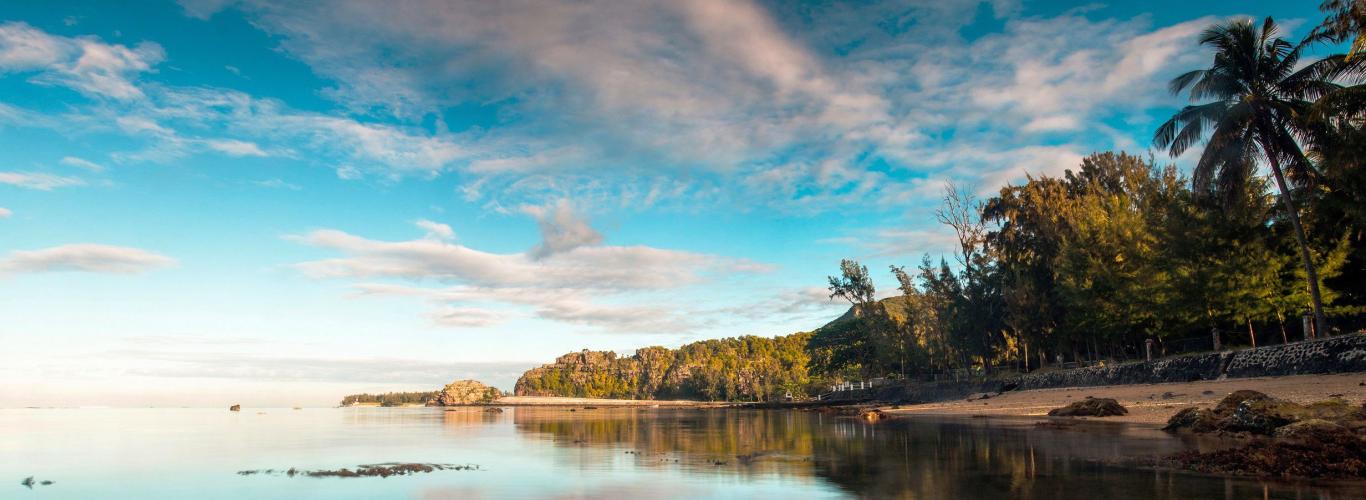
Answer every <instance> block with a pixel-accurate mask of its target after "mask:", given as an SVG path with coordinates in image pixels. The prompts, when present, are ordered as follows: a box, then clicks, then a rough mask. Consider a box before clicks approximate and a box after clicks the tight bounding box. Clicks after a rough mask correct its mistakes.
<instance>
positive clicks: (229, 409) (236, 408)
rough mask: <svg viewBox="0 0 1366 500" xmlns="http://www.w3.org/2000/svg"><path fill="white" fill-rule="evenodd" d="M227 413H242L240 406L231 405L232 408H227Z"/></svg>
mask: <svg viewBox="0 0 1366 500" xmlns="http://www.w3.org/2000/svg"><path fill="white" fill-rule="evenodd" d="M228 411H242V405H232V406H229V407H228Z"/></svg>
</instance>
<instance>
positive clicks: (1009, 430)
mask: <svg viewBox="0 0 1366 500" xmlns="http://www.w3.org/2000/svg"><path fill="white" fill-rule="evenodd" d="M513 423H514V424H515V425H516V428H517V430H518V432H520V433H523V434H529V435H535V436H537V437H541V438H548V439H550V440H552V441H553V442H554V443H555V445H556V446H558V447H566V448H568V447H595V448H618V449H623V450H624V452H630V453H635V454H636V456H637V457H639V460H638V462H637V466H640V467H660V466H680V467H685V468H691V469H694V470H702V469H705V470H706V471H709V472H712V473H722V474H741V475H769V474H774V475H783V476H802V477H819V478H823V479H824V480H826V481H828V482H829V483H831V484H833V485H835V486H837V487H838V488H840V489H842V490H844V491H846V492H848V493H851V494H855V495H858V496H864V497H904V498H983V497H986V498H994V497H1017V498H1060V497H1061V498H1068V497H1074V496H1077V495H1078V494H1086V495H1087V496H1100V497H1106V496H1109V497H1113V498H1199V497H1207V496H1211V495H1213V496H1219V497H1222V496H1223V495H1224V488H1225V486H1226V485H1225V482H1224V481H1223V480H1208V479H1196V478H1191V477H1181V478H1180V480H1173V477H1172V476H1171V475H1170V474H1168V473H1161V472H1154V471H1143V470H1136V469H1132V468H1129V469H1120V468H1115V467H1110V466H1106V465H1103V463H1105V462H1126V461H1131V460H1134V459H1142V458H1145V457H1146V458H1155V457H1158V456H1162V455H1165V454H1169V453H1172V452H1174V451H1176V450H1178V449H1180V448H1182V447H1183V444H1182V443H1181V442H1180V441H1177V440H1174V439H1171V438H1168V437H1165V436H1161V435H1158V434H1156V433H1157V432H1158V431H1130V430H1126V429H1127V428H1125V427H1123V426H1112V425H1104V424H1100V425H1087V424H1083V425H1081V426H1079V427H1076V428H1072V429H1063V430H1056V429H1039V428H1035V427H1034V426H1033V425H1032V424H1033V422H1031V421H1020V422H1017V423H1009V422H1007V423H1002V422H999V421H991V422H988V421H980V420H971V419H957V420H932V419H910V420H899V421H891V422H884V423H879V424H871V425H870V424H866V423H864V422H862V421H860V420H857V419H852V418H840V417H834V416H830V415H822V414H819V413H808V412H793V411H752V410H705V409H653V410H652V409H601V410H588V411H585V410H579V411H577V412H572V413H571V412H568V411H567V410H564V409H537V410H531V409H525V408H519V409H517V410H516V411H515V413H514V415H513ZM1144 433H1147V434H1146V435H1145V434H1144ZM567 456H569V457H578V456H579V455H567ZM571 459H572V458H571ZM674 460H677V462H674ZM717 462H722V464H720V465H718V464H717ZM1230 487H1231V488H1234V490H1235V491H1242V490H1243V489H1245V488H1254V489H1256V491H1257V493H1258V495H1260V486H1258V485H1257V484H1256V483H1250V482H1249V483H1236V484H1232V485H1231V486H1230ZM1248 491H1251V490H1248ZM1243 492H1244V493H1246V492H1247V491H1243ZM1235 496H1240V495H1235Z"/></svg>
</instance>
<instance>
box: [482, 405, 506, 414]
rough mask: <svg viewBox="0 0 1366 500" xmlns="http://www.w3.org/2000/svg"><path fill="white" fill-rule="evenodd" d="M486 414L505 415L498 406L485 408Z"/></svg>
mask: <svg viewBox="0 0 1366 500" xmlns="http://www.w3.org/2000/svg"><path fill="white" fill-rule="evenodd" d="M484 413H503V409H502V408H499V407H497V406H490V407H488V408H484Z"/></svg>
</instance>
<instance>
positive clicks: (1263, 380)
mask: <svg viewBox="0 0 1366 500" xmlns="http://www.w3.org/2000/svg"><path fill="white" fill-rule="evenodd" d="M1364 384H1366V373H1361V372H1358V373H1340V374H1322V375H1289V376H1283V377H1254V378H1236V379H1225V380H1201V381H1195V382H1167V383H1156V384H1132V385H1109V386H1088V387H1066V388H1056V389H1030V390H1023V391H1011V392H1005V393H1001V394H999V395H992V396H990V397H988V398H985V399H977V398H974V397H973V396H970V397H968V398H966V399H957V400H952V401H941V402H934V403H917V404H902V405H888V404H879V403H871V404H868V405H866V406H872V407H874V408H877V409H879V410H881V411H883V412H884V413H887V414H890V415H896V416H903V415H904V416H911V415H944V416H992V417H998V416H1000V417H1005V416H1013V417H1043V418H1049V417H1048V416H1047V414H1048V411H1049V410H1052V409H1054V408H1059V407H1062V406H1066V405H1068V404H1070V403H1072V402H1075V401H1079V400H1082V399H1085V398H1086V397H1087V396H1090V397H1096V398H1113V399H1115V400H1117V401H1119V403H1120V404H1121V405H1123V406H1124V407H1125V408H1126V409H1128V410H1129V413H1128V414H1127V415H1120V416H1113V417H1062V418H1071V419H1085V420H1097V421H1104V422H1125V423H1138V424H1156V425H1163V424H1166V422H1167V419H1168V418H1171V416H1172V415H1175V414H1176V412H1178V411H1181V410H1182V409H1184V408H1188V407H1191V406H1213V405H1214V404H1215V403H1217V402H1218V401H1219V400H1220V399H1221V398H1223V397H1224V396H1227V395H1228V394H1229V393H1232V392H1234V391H1238V390H1243V389H1250V390H1254V391H1259V392H1263V393H1266V394H1268V395H1271V396H1273V397H1277V398H1281V399H1286V400H1289V401H1293V402H1296V403H1301V404H1305V403H1310V402H1314V401H1320V400H1324V399H1328V398H1330V397H1341V398H1344V399H1346V400H1348V401H1350V402H1353V403H1354V404H1359V403H1360V402H1361V401H1363V400H1366V385H1364ZM976 396H977V397H980V395H976ZM849 406H865V405H858V404H851V405H849Z"/></svg>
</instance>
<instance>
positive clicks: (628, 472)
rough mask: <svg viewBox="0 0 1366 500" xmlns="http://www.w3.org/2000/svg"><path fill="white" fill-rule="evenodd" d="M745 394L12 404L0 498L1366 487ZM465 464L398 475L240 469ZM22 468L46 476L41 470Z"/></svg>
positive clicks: (950, 493) (992, 426)
mask: <svg viewBox="0 0 1366 500" xmlns="http://www.w3.org/2000/svg"><path fill="white" fill-rule="evenodd" d="M1037 422H1038V421H1037V420H1033V419H971V418H934V417H914V418H903V419H898V420H893V421H889V422H882V423H878V424H867V423H864V422H862V421H860V420H857V419H852V418H847V417H833V416H830V415H823V414H820V413H814V412H799V411H785V410H737V409H668V408H638V409H628V408H619V409H609V408H603V409H595V410H584V409H582V408H578V409H576V411H569V410H568V409H567V408H507V409H506V410H505V412H503V413H488V412H483V411H480V410H479V409H454V410H453V411H443V409H440V408H328V409H303V410H289V409H268V410H256V409H244V410H243V411H242V412H240V413H239V412H229V411H226V410H225V409H22V410H0V481H3V482H4V483H7V484H0V498H196V499H213V498H233V499H240V498H253V499H263V498H583V497H592V498H615V497H644V498H699V497H732V498H844V497H876V498H885V497H895V498H1008V497H1017V498H1091V499H1096V498H1099V499H1105V500H1117V499H1128V498H1134V499H1140V498H1141V499H1148V498H1172V499H1176V498H1182V499H1184V498H1230V499H1235V498H1236V499H1242V498H1295V499H1313V498H1325V499H1327V498H1332V499H1343V498H1366V485H1362V484H1354V483H1345V484H1344V483H1337V484H1329V485H1324V484H1307V483H1300V484H1294V483H1280V482H1260V481H1256V480H1248V479H1233V478H1224V477H1211V476H1202V475H1194V474H1185V473H1173V472H1167V471H1160V470H1153V469H1147V468H1142V467H1138V466H1133V465H1113V464H1122V463H1128V461H1131V460H1133V459H1142V458H1145V457H1146V458H1155V457H1159V456H1162V455H1166V454H1169V453H1173V452H1176V451H1180V450H1185V449H1191V448H1198V447H1206V448H1209V447H1216V446H1222V445H1226V444H1227V443H1219V442H1214V441H1200V440H1195V439H1192V438H1177V437H1172V436H1169V435H1167V434H1165V433H1162V432H1161V431H1158V430H1156V429H1153V428H1151V427H1144V426H1130V425H1123V424H1108V423H1088V424H1083V425H1080V426H1077V427H1073V428H1071V429H1052V428H1041V427H1038V426H1036V425H1035V423H1037ZM385 462H424V463H443V464H472V465H477V466H478V469H477V470H446V471H435V472H432V473H429V474H418V475H413V476H393V477H388V478H379V477H371V478H311V477H301V476H300V477H288V476H285V475H259V474H258V475H247V476H244V475H239V474H237V472H238V471H243V470H260V469H277V470H280V469H289V468H291V467H294V468H298V469H305V470H317V469H338V468H342V467H347V468H355V467H356V466H357V465H361V464H374V463H385ZM28 476H33V477H34V478H35V480H37V481H42V480H51V481H53V482H54V483H53V484H52V485H49V486H42V485H35V486H33V488H32V489H29V488H27V487H25V486H23V485H21V484H20V482H21V481H22V480H23V479H24V478H25V477H28Z"/></svg>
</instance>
